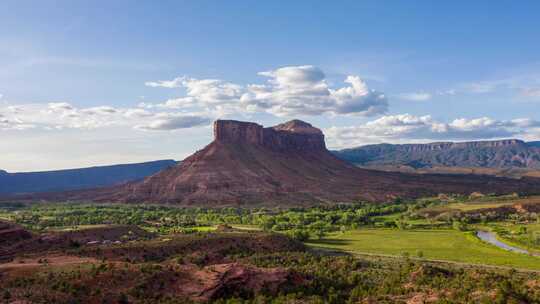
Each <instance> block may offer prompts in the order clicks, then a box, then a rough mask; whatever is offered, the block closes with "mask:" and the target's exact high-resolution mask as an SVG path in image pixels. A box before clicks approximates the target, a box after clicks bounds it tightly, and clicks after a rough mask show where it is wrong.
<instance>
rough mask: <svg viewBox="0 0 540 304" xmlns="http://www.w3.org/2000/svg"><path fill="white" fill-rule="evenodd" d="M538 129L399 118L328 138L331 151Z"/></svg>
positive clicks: (340, 130)
mask: <svg viewBox="0 0 540 304" xmlns="http://www.w3.org/2000/svg"><path fill="white" fill-rule="evenodd" d="M538 128H540V121H537V120H533V119H528V118H519V119H513V120H496V119H492V118H489V117H480V118H474V119H466V118H459V119H455V120H453V121H451V122H441V121H437V120H435V119H433V118H432V117H431V116H430V115H425V116H415V115H410V114H399V115H388V116H383V117H380V118H378V119H376V120H373V121H369V122H367V123H365V124H362V125H358V126H350V127H331V128H328V129H327V130H326V135H327V139H328V141H329V146H331V147H353V146H359V145H364V144H369V143H380V142H408V141H436V140H478V139H494V138H505V137H513V136H523V135H527V134H529V133H530V132H536V131H537V129H538Z"/></svg>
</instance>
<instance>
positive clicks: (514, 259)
mask: <svg viewBox="0 0 540 304" xmlns="http://www.w3.org/2000/svg"><path fill="white" fill-rule="evenodd" d="M308 244H309V245H310V246H315V247H324V248H331V249H337V250H345V251H348V252H352V253H355V252H356V253H368V254H381V255H393V256H404V255H405V256H410V257H421V258H425V259H432V260H448V261H454V262H462V263H472V264H489V265H496V266H507V267H514V268H526V269H535V270H540V258H538V257H532V256H528V255H524V254H518V253H513V252H509V251H505V250H503V249H499V248H497V247H495V246H492V245H490V244H487V243H484V242H482V241H480V240H478V239H477V238H476V237H475V236H474V235H472V233H471V232H461V231H456V230H449V229H448V230H447V229H444V230H443V229H426V230H396V229H359V230H354V231H347V232H345V233H334V234H331V235H329V236H328V237H327V238H324V239H322V240H313V241H309V242H308Z"/></svg>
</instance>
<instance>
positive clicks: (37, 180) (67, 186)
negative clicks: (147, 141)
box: [0, 159, 177, 194]
mask: <svg viewBox="0 0 540 304" xmlns="http://www.w3.org/2000/svg"><path fill="white" fill-rule="evenodd" d="M176 163H177V162H176V161H174V160H170V159H169V160H157V161H149V162H142V163H133V164H117V165H110V166H93V167H87V168H75V169H65V170H51V171H36V172H16V173H9V172H7V171H4V170H0V194H16V193H36V192H50V191H69V190H78V189H87V188H96V187H102V186H108V185H113V184H118V183H125V182H129V181H134V180H139V179H142V178H144V177H146V176H148V175H151V174H153V173H156V172H158V171H159V170H161V169H163V168H166V167H169V166H172V165H174V164H176Z"/></svg>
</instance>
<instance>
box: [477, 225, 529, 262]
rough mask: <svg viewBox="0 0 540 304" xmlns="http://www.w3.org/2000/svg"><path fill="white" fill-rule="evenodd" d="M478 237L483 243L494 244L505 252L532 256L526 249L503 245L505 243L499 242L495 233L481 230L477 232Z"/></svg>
mask: <svg viewBox="0 0 540 304" xmlns="http://www.w3.org/2000/svg"><path fill="white" fill-rule="evenodd" d="M476 236H478V238H479V239H481V240H482V241H484V242H488V243H490V244H493V245H495V246H497V247H499V248H502V249H504V250H508V251H513V252H518V253H524V254H531V253H530V252H529V251H527V250H525V249H522V248H518V247H514V246H510V245H508V244H506V243H503V242H501V241H499V240H498V239H497V236H496V235H495V233H493V232H490V231H481V230H479V231H477V232H476ZM532 255H535V256H539V254H532Z"/></svg>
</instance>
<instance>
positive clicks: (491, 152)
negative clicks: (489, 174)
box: [334, 139, 540, 169]
mask: <svg viewBox="0 0 540 304" xmlns="http://www.w3.org/2000/svg"><path fill="white" fill-rule="evenodd" d="M334 153H335V154H336V156H338V157H340V158H342V159H344V160H347V161H350V162H352V163H355V164H359V165H363V166H395V165H406V166H411V167H414V168H423V167H432V166H446V167H482V168H528V169H540V148H539V147H537V144H536V143H535V142H532V143H526V142H524V141H521V140H517V139H507V140H496V141H478V142H461V143H453V142H440V143H430V144H405V145H391V144H379V145H368V146H362V147H358V148H352V149H345V150H341V151H335V152H334Z"/></svg>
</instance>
